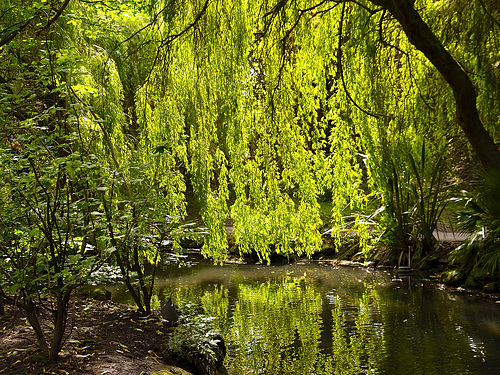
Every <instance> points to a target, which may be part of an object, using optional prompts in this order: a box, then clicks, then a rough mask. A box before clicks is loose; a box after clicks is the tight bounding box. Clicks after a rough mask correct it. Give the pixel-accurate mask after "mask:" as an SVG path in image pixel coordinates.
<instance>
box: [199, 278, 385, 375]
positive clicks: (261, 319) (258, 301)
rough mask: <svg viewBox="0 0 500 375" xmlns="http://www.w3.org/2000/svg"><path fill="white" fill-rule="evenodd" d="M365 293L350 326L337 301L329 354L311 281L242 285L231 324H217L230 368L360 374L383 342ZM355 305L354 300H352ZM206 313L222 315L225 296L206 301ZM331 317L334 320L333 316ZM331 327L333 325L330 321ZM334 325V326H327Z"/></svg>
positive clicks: (319, 299)
mask: <svg viewBox="0 0 500 375" xmlns="http://www.w3.org/2000/svg"><path fill="white" fill-rule="evenodd" d="M368 298H369V296H368V295H367V294H366V295H365V296H363V297H362V298H360V299H359V301H357V302H358V306H357V307H356V308H355V309H354V310H356V312H354V314H353V318H354V321H353V323H354V324H353V326H351V327H348V326H347V325H346V323H345V317H344V313H343V312H342V307H341V303H342V302H341V300H340V299H339V300H338V301H337V303H336V304H335V306H333V308H332V311H331V319H332V321H331V327H332V331H331V335H332V337H331V339H332V342H333V344H332V348H331V351H330V350H328V351H325V350H322V349H321V338H322V335H321V332H322V330H323V325H324V323H323V318H322V312H323V300H322V296H321V293H319V292H318V291H317V290H316V289H315V287H314V286H313V285H312V284H310V283H309V282H308V281H307V279H304V278H302V279H297V278H291V277H284V278H281V279H274V280H269V281H267V282H264V283H256V282H254V283H243V284H240V285H239V286H238V290H237V301H236V302H235V306H234V311H232V319H230V320H231V323H232V324H231V325H230V326H227V325H226V324H225V323H226V322H227V320H225V319H224V318H222V319H218V320H217V321H218V322H219V324H221V326H220V327H219V328H220V329H221V330H222V331H223V332H225V337H226V340H227V341H228V346H229V349H230V351H229V357H230V358H229V359H228V361H227V368H228V370H229V373H234V374H236V373H238V374H305V373H316V374H358V373H360V372H362V371H363V370H362V369H365V368H368V367H371V366H369V365H368V366H367V365H366V363H365V361H366V360H368V361H370V360H371V359H372V358H373V356H374V355H375V353H376V351H377V349H378V347H379V346H380V345H381V342H382V341H383V337H382V336H381V335H380V332H379V334H375V333H374V328H373V325H372V324H370V322H369V309H368V307H367V306H365V305H366V304H367V301H368ZM350 302H352V301H350ZM203 304H204V307H205V309H206V312H207V313H209V314H212V315H213V316H224V315H225V312H227V306H228V300H227V292H225V291H224V289H222V288H216V289H215V290H214V292H212V293H210V294H206V295H205V296H204V297H203ZM329 318H330V317H329ZM329 323H330V322H329ZM329 325H330V324H329Z"/></svg>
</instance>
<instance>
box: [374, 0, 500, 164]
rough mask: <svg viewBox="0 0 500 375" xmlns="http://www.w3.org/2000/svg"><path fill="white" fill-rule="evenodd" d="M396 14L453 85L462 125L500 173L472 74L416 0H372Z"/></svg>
mask: <svg viewBox="0 0 500 375" xmlns="http://www.w3.org/2000/svg"><path fill="white" fill-rule="evenodd" d="M370 1H371V2H372V3H373V4H376V5H380V6H382V7H384V8H386V9H387V10H389V12H391V14H392V15H393V16H394V18H396V20H398V22H399V23H400V24H401V26H402V27H403V30H404V32H405V34H406V36H407V37H408V40H409V41H410V43H412V44H413V45H414V46H415V47H416V48H417V49H418V50H419V51H421V52H422V53H423V54H424V55H425V56H426V57H427V58H428V59H429V61H430V62H431V63H432V64H433V65H434V67H435V68H436V69H437V70H438V71H439V72H440V73H441V75H442V76H443V78H444V79H445V80H446V82H448V84H449V85H450V87H451V89H452V91H453V95H454V97H455V105H456V115H457V120H458V124H459V125H460V127H461V128H462V130H463V132H464V133H465V136H466V137H467V139H468V141H469V143H470V144H471V146H472V148H473V149H474V151H475V152H476V154H477V156H478V157H479V160H480V161H481V164H482V165H483V168H484V169H485V170H487V171H496V172H499V173H500V152H499V151H498V148H497V147H496V145H495V143H494V142H493V139H492V138H491V136H490V135H489V133H488V132H487V131H486V129H485V128H484V125H483V123H482V122H481V120H480V118H479V114H478V111H477V105H476V91H475V89H474V86H473V84H472V81H471V80H470V78H469V76H468V75H467V74H466V73H465V72H464V71H463V70H462V68H461V67H460V65H458V63H457V62H456V61H455V60H454V59H453V57H452V56H451V55H450V53H449V52H448V51H447V50H446V49H445V48H444V46H443V44H442V43H441V42H440V41H439V40H438V38H437V37H436V35H435V34H434V33H433V32H432V31H431V29H430V28H429V27H428V26H427V24H426V23H425V22H424V20H423V19H422V17H420V14H419V13H418V12H417V11H416V10H415V8H414V7H413V3H414V0H370Z"/></svg>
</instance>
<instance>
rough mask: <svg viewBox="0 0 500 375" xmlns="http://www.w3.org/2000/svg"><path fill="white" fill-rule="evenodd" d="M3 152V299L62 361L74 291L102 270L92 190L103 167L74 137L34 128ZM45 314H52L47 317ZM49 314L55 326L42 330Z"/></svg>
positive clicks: (0, 253) (0, 293) (0, 281)
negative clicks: (95, 237)
mask: <svg viewBox="0 0 500 375" xmlns="http://www.w3.org/2000/svg"><path fill="white" fill-rule="evenodd" d="M2 143H3V145H2V146H3V148H2V149H1V151H0V158H1V163H2V166H3V169H2V172H1V181H2V186H1V190H2V194H1V197H0V199H1V205H0V217H1V219H0V224H1V225H0V275H1V276H0V298H1V299H2V300H3V301H4V302H7V303H10V304H13V305H16V306H18V307H20V308H22V309H23V310H24V311H25V312H26V316H27V319H28V321H29V323H30V324H31V325H32V327H33V329H34V332H35V335H36V338H37V341H38V343H39V345H40V348H41V349H42V351H43V352H44V353H45V354H46V355H47V356H48V358H49V359H50V360H55V359H56V358H57V356H58V353H59V352H60V350H61V347H62V344H63V336H64V332H65V329H66V322H67V317H68V308H69V303H70V298H71V294H72V292H73V291H74V289H75V288H77V287H78V286H79V285H82V284H83V283H85V282H86V280H87V278H88V277H89V275H90V273H91V272H92V271H93V270H95V269H96V268H98V267H99V265H100V260H99V259H100V258H99V256H98V253H97V252H96V251H95V248H94V246H92V245H90V244H91V243H93V242H94V241H93V239H92V238H89V237H88V234H92V233H95V228H93V221H92V218H91V215H90V211H91V209H92V206H95V201H93V200H92V198H91V194H90V192H89V186H90V185H91V184H92V182H91V181H90V180H91V179H93V178H95V177H96V172H97V167H96V166H95V164H93V163H92V161H91V157H87V158H84V157H83V156H82V155H81V154H80V153H79V152H77V151H75V150H73V147H74V138H73V137H72V136H59V135H54V134H53V133H52V132H49V131H47V130H46V129H43V128H40V127H36V126H32V125H28V126H27V127H26V128H25V129H24V132H23V134H20V135H18V136H17V137H16V138H15V143H14V144H15V146H16V147H10V148H8V147H6V146H8V145H6V143H5V142H2ZM44 313H45V314H44ZM44 315H48V316H49V317H50V318H51V319H52V323H53V328H52V331H51V333H50V334H48V335H47V334H46V333H45V331H44V330H43V329H42V324H41V317H42V316H44Z"/></svg>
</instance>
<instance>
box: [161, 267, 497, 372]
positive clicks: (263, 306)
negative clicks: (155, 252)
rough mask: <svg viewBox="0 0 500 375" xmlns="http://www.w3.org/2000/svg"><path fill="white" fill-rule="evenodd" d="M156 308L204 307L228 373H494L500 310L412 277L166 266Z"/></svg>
mask: <svg viewBox="0 0 500 375" xmlns="http://www.w3.org/2000/svg"><path fill="white" fill-rule="evenodd" d="M166 272H167V273H166V274H165V275H164V277H163V278H162V279H160V280H159V283H158V291H157V301H158V304H159V303H160V301H161V300H164V299H165V298H166V296H167V295H172V296H174V299H175V300H176V302H177V303H178V304H179V305H181V306H182V305H183V304H187V303H191V304H193V303H194V304H197V305H198V306H201V308H203V310H204V311H205V313H206V314H208V315H211V316H213V317H215V319H214V321H213V324H215V326H216V327H217V328H218V329H219V330H220V331H221V332H222V333H223V335H224V337H225V339H226V342H227V345H228V349H229V352H228V359H227V363H226V367H227V368H228V370H229V373H230V374H466V373H473V374H496V373H497V371H498V368H499V366H500V359H499V354H500V340H499V338H500V320H499V319H500V318H499V312H500V306H498V305H495V304H491V303H485V302H474V301H470V300H468V299H466V298H462V297H461V296H459V295H454V294H450V293H447V292H445V291H440V290H436V289H435V288H432V287H426V286H425V285H423V284H421V282H419V281H415V280H412V279H409V278H405V279H403V280H398V281H394V280H393V279H392V278H391V276H390V275H388V274H386V273H381V272H367V271H366V270H360V269H350V268H340V269H334V268H333V267H326V266H318V265H294V266H279V267H257V266H227V267H222V268H221V267H212V266H207V265H202V264H200V265H198V266H195V267H192V268H190V269H181V270H179V269H171V270H166Z"/></svg>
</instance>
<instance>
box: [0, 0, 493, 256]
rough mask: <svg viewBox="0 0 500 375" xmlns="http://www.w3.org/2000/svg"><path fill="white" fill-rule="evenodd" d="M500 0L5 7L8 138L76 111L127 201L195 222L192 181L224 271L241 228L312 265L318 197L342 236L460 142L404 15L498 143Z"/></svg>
mask: <svg viewBox="0 0 500 375" xmlns="http://www.w3.org/2000/svg"><path fill="white" fill-rule="evenodd" d="M495 4H496V3H495V2H488V1H483V0H478V1H473V2H470V1H454V2H447V1H417V2H416V3H415V4H413V2H405V1H394V2H393V1H387V2H386V1H359V2H354V1H352V2H350V1H346V2H343V1H319V2H312V1H278V2H267V1H261V2H256V1H243V0H242V1H223V2H216V1H209V0H207V1H197V0H193V1H188V2H177V1H164V2H152V3H150V2H149V1H134V2H125V1H117V0H112V1H104V2H102V1H99V2H97V1H65V2H60V3H57V2H56V3H48V2H41V3H40V4H38V3H36V4H35V3H32V4H31V3H29V2H23V5H24V6H23V7H19V5H20V4H18V1H15V0H11V1H6V2H4V4H3V5H2V18H1V22H2V34H1V41H2V42H1V43H0V44H1V48H2V50H1V53H2V61H3V62H2V74H1V76H2V78H1V79H2V82H3V87H4V89H3V94H2V95H3V96H2V98H3V100H2V105H3V107H2V128H3V132H4V133H6V134H9V137H10V138H9V139H11V140H14V139H17V137H19V132H20V131H19V129H20V125H24V126H25V128H26V127H27V128H30V127H37V126H40V125H41V124H40V122H44V123H50V127H51V130H54V129H57V127H59V126H62V125H61V124H60V123H59V122H58V121H57V115H59V117H61V116H70V117H71V119H70V120H67V119H66V121H65V125H64V126H66V127H67V126H70V127H71V129H70V130H67V131H69V132H77V133H78V136H79V137H80V143H81V144H80V146H79V147H81V148H82V151H85V152H92V153H93V154H95V155H96V156H97V157H98V158H99V159H100V160H101V161H100V162H101V163H104V164H103V165H109V168H111V169H112V170H113V172H112V173H118V174H119V175H120V176H121V183H120V191H121V194H124V195H125V196H126V197H127V199H128V200H130V201H131V202H135V203H138V202H142V201H144V200H145V199H146V200H148V201H149V203H148V204H149V205H153V206H156V207H152V208H154V209H158V207H159V206H161V207H162V209H165V212H167V213H168V214H169V215H173V216H176V217H177V216H179V217H182V216H183V215H184V214H185V211H184V210H185V194H186V186H188V187H190V186H192V188H193V191H194V194H195V196H196V197H197V199H198V201H199V202H200V204H201V206H202V211H201V214H202V217H203V221H204V225H205V226H206V227H207V228H208V233H209V235H208V237H207V238H206V242H205V247H204V252H205V254H206V255H209V256H212V257H214V258H215V259H222V257H223V254H224V253H225V250H224V249H225V248H226V247H227V242H226V234H225V225H226V220H227V219H228V218H231V219H233V220H234V234H235V239H236V242H237V244H238V245H239V249H240V251H241V252H242V253H245V252H249V251H256V252H257V253H259V254H260V256H261V257H262V258H264V259H268V257H269V253H270V248H271V245H273V246H274V251H276V252H278V253H284V254H288V253H290V252H295V253H297V254H299V255H300V254H303V253H305V254H308V255H311V254H312V253H313V252H315V251H317V250H318V249H319V248H320V246H321V236H320V232H319V229H320V228H321V226H322V224H323V223H322V219H321V216H320V205H319V203H318V198H319V197H321V196H324V195H325V194H331V197H332V205H331V209H332V217H333V225H332V226H333V227H334V228H338V229H340V228H341V227H342V224H343V220H342V217H343V216H345V214H346V213H349V212H351V211H353V210H359V209H360V208H361V207H362V206H363V205H364V203H365V201H366V197H367V196H369V195H370V194H376V195H377V194H382V196H383V195H384V194H386V193H385V192H384V191H385V190H387V189H385V188H384V184H386V181H387V178H388V174H389V175H390V174H391V172H392V171H391V169H392V167H391V165H392V163H393V162H394V163H395V164H401V163H403V159H406V156H405V155H407V154H418V153H419V152H420V150H421V147H422V142H423V140H424V139H427V140H428V141H427V143H426V146H425V147H427V148H428V149H429V152H428V158H429V160H425V163H428V162H431V160H432V159H433V158H434V156H432V155H435V154H436V152H437V151H435V150H441V149H443V148H446V149H447V150H448V151H450V152H453V150H456V149H458V148H461V147H462V145H463V140H464V139H465V137H464V135H463V133H462V132H461V130H460V128H459V127H458V126H457V121H460V120H461V119H460V118H458V119H457V113H458V112H457V111H456V109H455V99H457V98H456V95H455V96H454V95H453V91H452V89H450V87H452V88H453V85H452V83H451V82H450V80H449V77H444V78H443V76H442V75H440V73H439V72H438V71H437V70H436V68H435V67H434V66H433V63H434V62H429V60H428V58H426V56H424V54H423V53H421V52H419V51H418V50H417V49H416V48H415V47H414V46H413V45H412V43H415V36H413V35H410V36H411V37H410V38H408V37H407V35H408V34H409V33H410V34H411V33H412V32H413V31H412V30H411V29H409V28H408V27H406V25H404V22H405V21H404V20H403V19H402V17H403V16H401V14H400V13H401V11H398V9H403V10H404V9H406V8H411V9H413V7H414V8H415V9H417V11H418V13H416V14H417V15H419V16H420V17H422V18H423V20H424V21H425V22H426V23H427V24H428V25H429V27H430V29H431V30H432V32H433V33H434V35H435V36H436V37H437V40H438V41H440V43H442V46H444V49H445V50H446V51H448V52H449V53H450V54H451V56H452V57H453V58H454V59H455V60H456V62H457V63H458V64H459V65H458V66H459V67H460V69H461V70H462V72H463V73H464V74H465V75H466V77H468V79H470V80H471V82H472V83H473V85H474V88H475V90H476V91H477V93H478V96H477V109H478V111H479V114H480V119H481V121H482V124H484V126H485V127H486V129H487V130H488V131H489V133H490V134H491V136H492V137H495V136H496V129H497V127H498V122H499V113H498V108H499V107H498V103H499V99H500V98H499V95H500V93H499V90H498V81H499V77H500V73H499V72H500V71H499V69H500V68H499V61H500V56H499V48H498V43H499V40H498V35H499V33H498V27H499V23H498V12H499V9H498V8H497V7H496V5H495ZM405 7H406V8H405ZM398 12H399V13H398ZM401 22H402V23H403V27H402V26H401V25H402V23H401ZM409 39H410V41H411V42H412V43H410V41H409ZM428 42H429V43H431V41H428ZM432 42H433V41H432ZM417 43H418V42H417ZM424 43H425V41H424ZM417 47H419V46H417ZM419 48H420V49H421V47H419ZM424 53H426V52H425V51H424ZM16 54H17V55H18V56H19V54H21V57H20V58H16ZM30 65H31V66H32V69H31V71H29V72H28V71H27V70H26V67H27V66H30ZM435 65H436V64H435ZM438 69H439V66H438ZM44 77H46V78H44ZM450 85H451V86H450ZM471 87H472V86H471ZM23 90H24V91H23ZM469 94H470V95H472V96H474V94H473V93H469ZM15 95H17V97H16V96H15ZM30 95H31V96H30ZM33 95H34V97H33ZM47 96H57V100H56V101H58V102H59V103H61V102H62V103H63V104H60V105H61V106H62V108H61V107H58V106H57V105H56V104H53V103H52V102H47ZM29 97H32V99H28V98H29ZM11 98H17V99H16V100H18V101H21V102H23V103H22V104H21V103H17V105H18V106H19V107H21V106H22V107H25V108H26V101H27V102H28V103H29V107H28V108H29V109H25V111H26V112H27V113H22V114H21V115H16V113H19V111H18V112H16V111H15V110H14V109H13V107H12V103H11V102H10V100H11ZM30 100H31V102H30ZM457 100H458V99H457ZM457 105H458V104H457ZM44 106H45V108H44ZM457 108H458V107H457ZM52 112H54V113H55V114H56V115H52ZM459 114H460V113H459ZM54 127H55V128H54ZM462 127H464V126H462ZM493 139H494V138H493ZM4 140H6V138H5V137H4ZM21 143H22V142H21ZM473 146H474V145H473ZM452 157H455V156H454V155H453V154H452ZM422 162H424V161H422ZM139 181H140V182H139ZM113 193H114V194H119V191H118V190H116V189H115V190H114V192H113ZM383 199H384V198H383V197H382V200H383ZM365 224H366V223H365V222H363V220H360V219H359V218H358V219H357V220H356V225H357V229H358V230H360V231H363V228H364V227H366V225H365ZM333 233H334V234H337V233H339V232H338V231H337V230H334V231H333Z"/></svg>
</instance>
